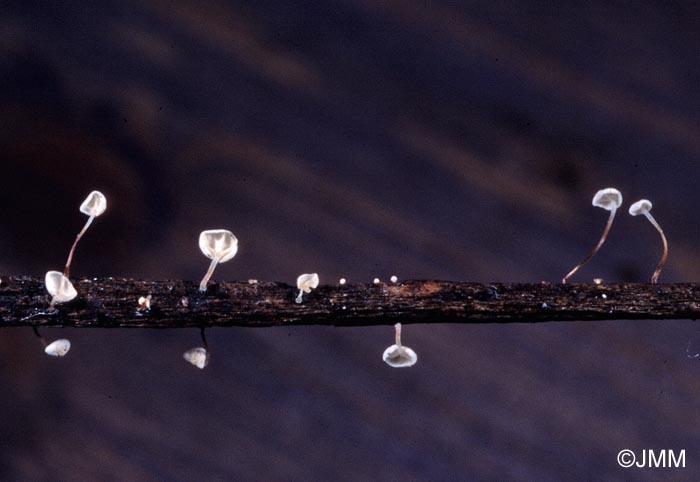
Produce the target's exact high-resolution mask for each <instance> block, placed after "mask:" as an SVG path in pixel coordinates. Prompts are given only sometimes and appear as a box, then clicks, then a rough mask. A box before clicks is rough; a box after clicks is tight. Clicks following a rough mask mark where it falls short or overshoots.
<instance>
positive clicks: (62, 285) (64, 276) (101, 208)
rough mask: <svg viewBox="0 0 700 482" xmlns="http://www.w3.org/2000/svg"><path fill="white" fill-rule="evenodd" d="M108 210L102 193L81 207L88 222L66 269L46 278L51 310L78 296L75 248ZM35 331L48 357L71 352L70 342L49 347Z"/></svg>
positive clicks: (47, 274)
mask: <svg viewBox="0 0 700 482" xmlns="http://www.w3.org/2000/svg"><path fill="white" fill-rule="evenodd" d="M106 209H107V198H106V197H105V195H104V194H102V193H101V192H100V191H92V192H91V193H90V194H88V196H87V198H85V201H83V203H82V204H81V205H80V212H81V213H83V214H86V215H87V216H88V220H87V222H86V223H85V226H83V229H81V230H80V232H79V233H78V235H77V236H76V238H75V241H74V242H73V246H71V249H70V252H69V253H68V260H67V261H66V267H65V268H64V270H63V273H61V272H60V271H49V272H47V273H46V276H45V277H44V284H45V285H46V291H48V293H49V294H50V295H51V303H50V305H49V306H50V307H51V308H53V306H54V305H56V304H58V303H66V302H68V301H71V300H72V299H74V298H75V297H76V296H78V292H77V290H76V289H75V287H74V286H73V283H71V281H70V278H69V275H70V265H71V262H72V261H73V254H74V253H75V248H76V247H77V246H78V241H80V238H82V237H83V235H84V234H85V232H86V231H87V230H88V228H89V227H90V225H91V224H92V222H93V221H94V220H95V218H96V217H98V216H99V215H101V214H102V213H104V212H105V210H106ZM34 331H35V333H36V334H37V336H38V337H39V339H40V340H41V343H42V344H43V345H44V351H45V352H46V354H47V355H51V356H59V357H62V356H64V355H65V354H66V353H68V351H69V350H70V341H69V340H67V339H65V338H62V339H60V340H56V341H54V342H52V343H50V344H48V345H47V343H46V341H45V340H44V337H42V336H41V335H40V334H39V332H38V330H36V329H35V330H34Z"/></svg>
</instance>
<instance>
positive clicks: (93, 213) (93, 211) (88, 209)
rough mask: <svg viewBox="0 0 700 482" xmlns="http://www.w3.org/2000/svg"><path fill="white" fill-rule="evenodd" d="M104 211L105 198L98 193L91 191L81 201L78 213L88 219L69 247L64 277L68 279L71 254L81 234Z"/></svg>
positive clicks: (105, 207) (105, 205) (71, 259)
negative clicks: (85, 215) (86, 216)
mask: <svg viewBox="0 0 700 482" xmlns="http://www.w3.org/2000/svg"><path fill="white" fill-rule="evenodd" d="M106 209H107V198H106V197H105V195H104V194H102V193H101V192H100V191H92V192H91V193H90V194H88V197H87V198H85V201H83V203H82V204H81V205H80V212H81V213H83V214H87V215H88V216H90V217H89V218H88V220H87V222H86V223H85V226H83V229H81V230H80V232H79V233H78V236H76V238H75V241H74V242H73V246H72V247H71V249H70V252H69V253H68V260H67V261H66V269H65V270H64V271H63V274H64V275H66V277H68V275H69V273H70V265H71V262H72V261H73V253H75V248H76V246H78V241H80V238H82V237H83V234H85V231H87V229H88V228H89V227H90V225H91V224H92V221H93V220H94V219H95V218H96V217H97V216H99V215H100V214H102V213H104V212H105V210H106Z"/></svg>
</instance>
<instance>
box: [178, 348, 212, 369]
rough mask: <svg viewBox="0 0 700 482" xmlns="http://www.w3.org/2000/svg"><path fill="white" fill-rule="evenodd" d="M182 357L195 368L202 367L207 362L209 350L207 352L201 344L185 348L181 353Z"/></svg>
mask: <svg viewBox="0 0 700 482" xmlns="http://www.w3.org/2000/svg"><path fill="white" fill-rule="evenodd" d="M182 358H184V359H185V360H187V361H188V362H190V363H191V364H193V365H194V366H196V367H197V368H204V367H205V366H207V365H208V364H209V352H207V349H206V348H203V347H201V346H198V347H196V348H192V349H190V350H187V351H186V352H185V353H183V354H182Z"/></svg>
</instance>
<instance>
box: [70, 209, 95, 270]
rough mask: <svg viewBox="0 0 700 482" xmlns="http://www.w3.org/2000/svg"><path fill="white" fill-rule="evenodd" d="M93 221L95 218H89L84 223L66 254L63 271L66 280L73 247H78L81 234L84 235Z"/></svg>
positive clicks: (73, 250)
mask: <svg viewBox="0 0 700 482" xmlns="http://www.w3.org/2000/svg"><path fill="white" fill-rule="evenodd" d="M94 219H95V216H90V217H89V218H88V220H87V222H86V223H85V226H83V229H82V230H81V231H80V232H79V233H78V235H77V236H76V237H75V241H73V246H72V247H71V248H70V253H68V261H66V269H65V270H64V271H63V276H65V277H66V278H68V277H69V276H68V274H69V273H70V264H71V262H72V261H73V253H74V252H75V247H76V246H78V241H80V238H82V237H83V234H85V231H87V229H88V228H89V227H90V225H91V224H92V221H93V220H94Z"/></svg>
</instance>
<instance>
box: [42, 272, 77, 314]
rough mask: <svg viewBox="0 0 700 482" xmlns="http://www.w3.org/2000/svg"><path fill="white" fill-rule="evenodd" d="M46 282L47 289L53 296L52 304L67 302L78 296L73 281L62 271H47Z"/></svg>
mask: <svg viewBox="0 0 700 482" xmlns="http://www.w3.org/2000/svg"><path fill="white" fill-rule="evenodd" d="M44 282H45V284H46V291H48V292H49V294H50V295H51V296H52V298H51V306H53V305H55V304H56V303H66V302H68V301H70V300H72V299H73V298H75V297H76V296H78V292H77V291H75V288H74V287H73V283H71V282H70V280H69V279H68V278H67V277H66V276H64V275H63V273H61V272H60V271H49V272H48V273H46V277H45V280H44Z"/></svg>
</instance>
